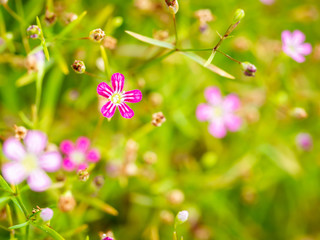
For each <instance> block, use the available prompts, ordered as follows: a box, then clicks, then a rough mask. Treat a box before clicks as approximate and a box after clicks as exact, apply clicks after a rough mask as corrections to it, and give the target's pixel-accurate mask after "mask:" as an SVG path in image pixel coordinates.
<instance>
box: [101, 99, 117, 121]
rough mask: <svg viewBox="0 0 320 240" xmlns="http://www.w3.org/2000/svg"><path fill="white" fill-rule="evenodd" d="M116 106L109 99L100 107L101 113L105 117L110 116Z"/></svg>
mask: <svg viewBox="0 0 320 240" xmlns="http://www.w3.org/2000/svg"><path fill="white" fill-rule="evenodd" d="M116 108H117V106H116V105H115V104H113V103H112V102H111V101H109V102H107V103H106V104H105V105H103V106H102V108H101V113H102V115H103V116H104V117H106V118H112V117H113V115H114V113H115V111H116Z"/></svg>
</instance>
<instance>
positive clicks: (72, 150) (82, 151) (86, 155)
mask: <svg viewBox="0 0 320 240" xmlns="http://www.w3.org/2000/svg"><path fill="white" fill-rule="evenodd" d="M89 147H90V140H89V139H88V138H86V137H79V138H78V139H77V141H76V144H73V142H71V141H70V140H64V141H62V142H61V144H60V149H61V152H63V153H64V154H65V158H64V159H63V168H64V169H65V170H67V171H73V170H84V169H86V168H87V167H88V163H90V162H92V163H95V162H98V161H99V160H100V153H99V151H98V150H97V149H89Z"/></svg>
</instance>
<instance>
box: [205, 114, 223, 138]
mask: <svg viewBox="0 0 320 240" xmlns="http://www.w3.org/2000/svg"><path fill="white" fill-rule="evenodd" d="M209 133H210V134H211V135H212V136H214V137H216V138H223V137H225V136H226V134H227V129H226V127H225V125H224V122H223V120H222V119H221V118H219V119H215V120H213V121H212V122H211V123H210V125H209Z"/></svg>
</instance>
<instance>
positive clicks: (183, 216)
mask: <svg viewBox="0 0 320 240" xmlns="http://www.w3.org/2000/svg"><path fill="white" fill-rule="evenodd" d="M188 217H189V213H188V211H186V210H184V211H181V212H178V214H177V216H176V224H182V223H184V222H186V221H187V220H188Z"/></svg>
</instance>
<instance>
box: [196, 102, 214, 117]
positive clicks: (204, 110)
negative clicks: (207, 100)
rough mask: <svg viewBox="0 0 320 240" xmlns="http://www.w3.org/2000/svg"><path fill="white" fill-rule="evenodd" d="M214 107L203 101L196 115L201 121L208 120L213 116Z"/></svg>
mask: <svg viewBox="0 0 320 240" xmlns="http://www.w3.org/2000/svg"><path fill="white" fill-rule="evenodd" d="M211 112H212V108H211V107H210V106H209V105H207V104H204V103H201V104H199V105H198V107H197V111H196V116H197V119H198V120H199V121H207V120H209V118H210V116H211Z"/></svg>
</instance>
